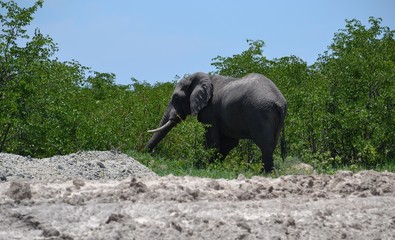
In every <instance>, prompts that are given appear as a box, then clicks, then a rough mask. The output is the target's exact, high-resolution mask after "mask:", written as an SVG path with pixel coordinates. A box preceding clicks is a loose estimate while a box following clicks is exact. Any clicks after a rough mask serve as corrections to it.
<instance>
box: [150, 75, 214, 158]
mask: <svg viewBox="0 0 395 240" xmlns="http://www.w3.org/2000/svg"><path fill="white" fill-rule="evenodd" d="M212 95H213V85H212V83H211V80H210V76H209V75H208V74H205V73H195V74H193V75H191V76H189V77H186V78H183V79H182V80H180V82H179V83H178V84H177V85H176V88H175V90H174V92H173V95H172V97H171V100H170V102H169V104H168V106H167V108H166V111H165V113H164V114H163V117H162V120H161V121H160V123H159V127H158V128H156V129H154V130H149V131H148V132H151V133H154V135H153V136H152V137H151V139H150V140H149V142H148V144H147V146H146V147H147V149H148V150H152V149H153V148H155V147H156V146H157V145H158V144H159V142H160V141H161V140H162V139H163V138H164V137H165V136H166V134H167V133H168V132H169V131H170V130H171V129H172V128H173V127H175V126H176V125H177V124H178V123H179V122H181V121H183V120H185V118H186V117H187V116H188V115H192V116H195V115H197V114H198V113H199V111H200V110H202V109H203V108H205V107H206V106H207V104H209V101H210V99H211V97H212Z"/></svg>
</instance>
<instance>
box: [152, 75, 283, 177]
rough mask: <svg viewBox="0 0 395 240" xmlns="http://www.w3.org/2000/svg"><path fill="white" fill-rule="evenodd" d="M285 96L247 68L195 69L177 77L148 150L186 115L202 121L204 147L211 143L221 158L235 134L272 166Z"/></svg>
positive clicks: (235, 140)
mask: <svg viewBox="0 0 395 240" xmlns="http://www.w3.org/2000/svg"><path fill="white" fill-rule="evenodd" d="M286 114H287V102H286V100H285V98H284V96H283V94H282V93H281V92H280V90H279V89H278V88H277V87H276V85H275V84H274V83H273V82H272V81H271V80H270V79H268V78H267V77H265V76H264V75H261V74H257V73H251V74H248V75H246V76H245V77H242V78H232V77H225V76H221V75H211V74H206V73H203V72H197V73H194V74H191V75H189V76H187V77H185V78H183V79H181V80H180V81H179V82H178V83H177V84H176V87H175V90H174V92H173V94H172V96H171V100H170V102H169V104H168V106H167V108H166V111H165V113H164V114H163V117H162V120H161V121H160V123H159V127H158V128H156V129H154V130H149V131H148V132H150V133H154V134H153V136H152V137H151V139H150V140H149V141H148V143H147V145H146V148H147V149H148V150H149V151H152V150H153V149H154V148H155V147H156V146H157V145H158V143H159V142H160V141H161V140H162V139H163V138H164V137H165V136H166V134H167V133H168V132H169V131H170V130H171V129H172V128H173V127H175V126H176V125H177V124H178V123H180V122H181V121H183V120H185V119H186V117H187V115H191V116H197V119H198V121H199V122H201V123H204V124H205V145H206V146H205V147H206V148H216V149H217V150H218V152H219V153H220V154H221V155H222V157H223V158H225V157H226V155H227V154H228V153H229V152H230V151H231V150H232V149H233V148H234V147H236V146H237V144H238V142H239V140H240V139H251V140H252V141H253V142H254V143H255V144H256V145H257V146H258V147H259V148H260V150H261V152H262V164H263V169H262V170H264V172H271V171H272V170H273V169H274V164H273V152H274V150H275V148H276V145H277V142H278V139H279V135H280V131H281V129H282V130H283V131H282V140H281V150H282V151H281V152H282V156H283V158H284V155H285V146H284V145H285V140H284V139H285V137H284V120H285V116H286Z"/></svg>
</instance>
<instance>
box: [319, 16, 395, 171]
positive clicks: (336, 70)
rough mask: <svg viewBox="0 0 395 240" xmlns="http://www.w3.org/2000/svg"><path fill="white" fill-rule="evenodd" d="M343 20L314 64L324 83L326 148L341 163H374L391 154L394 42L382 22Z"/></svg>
mask: <svg viewBox="0 0 395 240" xmlns="http://www.w3.org/2000/svg"><path fill="white" fill-rule="evenodd" d="M369 23H370V27H369V28H367V27H365V26H363V25H362V24H361V22H360V21H358V20H356V19H353V20H347V21H346V28H345V29H342V30H340V32H338V33H336V34H335V36H334V39H333V43H332V44H331V45H330V46H329V48H328V51H326V52H325V53H324V54H323V55H322V56H321V58H320V59H319V61H318V63H317V70H318V71H319V72H320V73H321V74H323V75H324V76H325V78H327V80H328V84H329V85H328V94H329V97H328V99H327V102H326V109H325V126H324V131H325V132H326V136H325V138H326V141H327V145H326V146H325V147H326V148H327V149H328V150H329V151H330V152H331V155H332V156H333V157H335V156H339V157H340V158H341V159H342V162H343V163H356V162H359V163H364V164H368V165H375V164H378V163H379V162H380V161H381V160H382V159H388V158H393V157H394V154H395V115H394V114H395V112H394V111H395V109H394V108H395V81H394V79H395V39H394V31H391V30H390V29H389V28H388V27H382V26H380V24H381V19H380V18H378V19H375V18H373V17H371V18H369Z"/></svg>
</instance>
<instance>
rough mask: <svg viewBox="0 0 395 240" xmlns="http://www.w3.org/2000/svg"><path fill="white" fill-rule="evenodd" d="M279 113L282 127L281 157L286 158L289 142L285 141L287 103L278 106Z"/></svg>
mask: <svg viewBox="0 0 395 240" xmlns="http://www.w3.org/2000/svg"><path fill="white" fill-rule="evenodd" d="M278 111H279V115H280V123H279V124H280V125H279V126H280V128H281V140H280V146H281V158H282V159H283V160H285V158H286V157H287V144H286V142H285V117H286V116H287V104H286V103H285V104H284V105H283V106H282V107H278Z"/></svg>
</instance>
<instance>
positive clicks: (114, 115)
mask: <svg viewBox="0 0 395 240" xmlns="http://www.w3.org/2000/svg"><path fill="white" fill-rule="evenodd" d="M0 5H1V8H2V14H0V22H1V24H2V30H1V34H0V151H1V152H9V153H16V154H21V155H31V156H34V157H47V156H52V155H55V154H67V153H71V152H76V151H79V150H110V149H119V150H121V151H130V149H133V150H132V151H131V153H132V154H133V155H136V156H137V157H138V158H140V159H141V161H142V162H143V163H144V164H146V165H147V166H148V167H150V168H152V169H154V170H155V171H157V172H159V173H160V174H161V175H165V174H169V173H173V174H178V175H185V174H190V175H191V174H192V175H198V176H206V177H224V178H234V177H236V176H237V175H238V174H240V173H242V174H244V175H246V176H251V175H254V174H259V170H260V166H261V160H260V151H259V149H258V148H257V147H256V146H255V145H254V144H253V143H252V142H251V141H248V140H242V141H240V144H239V146H238V147H237V148H235V149H234V150H233V151H231V153H230V154H229V156H228V157H227V158H226V159H225V160H224V161H223V162H221V161H219V160H217V161H215V162H214V163H211V160H212V159H213V158H214V157H215V152H213V151H208V150H206V149H204V148H203V145H204V144H203V143H204V140H203V139H204V126H203V125H202V124H200V123H199V122H198V121H197V120H196V118H187V119H186V120H185V121H184V122H183V123H181V124H179V125H178V126H177V127H176V128H174V129H173V130H172V131H171V132H170V133H169V134H168V135H167V136H166V138H165V139H164V141H162V142H161V143H160V144H159V146H158V147H157V148H156V150H155V153H154V154H153V155H148V154H146V153H144V146H145V144H146V143H147V141H148V139H149V138H150V137H151V134H149V133H147V132H146V131H147V130H148V129H152V128H155V127H156V126H157V124H158V123H159V121H160V119H161V117H162V114H163V112H164V111H165V108H166V106H167V104H168V101H169V99H170V96H171V94H172V92H173V90H174V87H175V82H169V83H157V84H154V85H151V84H148V83H145V82H139V81H137V80H135V79H133V80H132V82H131V84H130V85H126V86H123V85H117V84H116V83H115V79H116V76H115V75H114V74H111V73H99V72H92V71H91V70H90V69H89V68H87V67H84V66H82V65H81V64H79V63H78V62H75V61H74V62H59V61H58V60H57V59H56V58H54V56H55V55H56V52H57V45H56V44H55V43H54V41H53V40H52V39H51V38H50V37H49V36H45V35H43V34H41V32H40V31H39V30H38V29H37V30H36V31H35V32H34V33H33V34H32V36H31V37H30V36H29V35H28V33H27V31H26V26H28V25H29V24H30V22H31V21H32V19H33V17H32V16H33V14H34V12H35V11H37V10H38V8H40V7H42V5H43V2H42V1H37V2H36V3H35V4H34V5H33V6H32V7H29V8H21V7H19V6H18V5H17V4H16V3H15V2H14V1H0ZM3 10H4V11H3ZM3 12H4V13H3ZM369 24H370V26H369V27H366V26H363V25H362V24H361V23H360V22H359V21H357V20H350V21H346V27H345V29H342V30H340V31H339V32H338V33H336V34H335V36H334V39H333V43H332V44H331V45H330V46H329V47H328V51H326V52H325V53H324V54H323V55H321V56H320V58H319V59H318V61H317V62H316V63H315V64H313V65H312V66H308V65H307V63H306V62H305V61H303V60H302V59H300V58H298V57H296V56H286V57H282V58H278V59H271V60H269V59H267V58H266V57H265V56H264V52H263V48H264V42H263V41H261V40H258V41H252V40H247V44H248V48H247V50H245V51H243V52H242V53H240V54H234V55H233V56H231V57H222V56H217V57H216V58H214V59H213V62H212V65H213V66H214V67H216V69H217V71H216V73H218V74H222V75H227V76H233V77H240V76H244V75H246V74H248V73H251V72H256V73H262V74H264V75H266V76H267V77H269V78H270V79H272V80H273V81H274V82H275V84H276V85H277V86H278V87H279V89H280V90H281V91H282V92H283V94H284V95H285V97H286V99H287V102H288V116H287V118H286V123H285V128H286V139H287V146H288V155H289V156H291V157H289V158H288V159H287V161H285V162H283V161H282V160H279V159H280V157H279V153H278V151H279V150H278V149H279V148H277V153H276V156H275V165H276V167H277V168H278V169H279V173H296V172H297V170H292V167H291V166H292V165H294V163H295V164H296V163H300V162H306V163H309V164H311V165H312V166H313V167H314V168H315V169H316V171H317V172H332V171H334V170H335V169H337V168H347V169H351V170H357V169H359V168H361V167H365V168H371V167H376V168H378V169H384V168H389V169H394V165H393V163H391V160H393V159H394V158H395V156H394V155H395V115H394V108H395V99H394V98H395V86H394V85H395V81H394V79H395V39H394V31H391V30H390V29H389V28H387V27H382V26H380V24H381V19H375V18H370V19H369ZM202 167H203V168H202ZM290 169H291V170H290Z"/></svg>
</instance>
